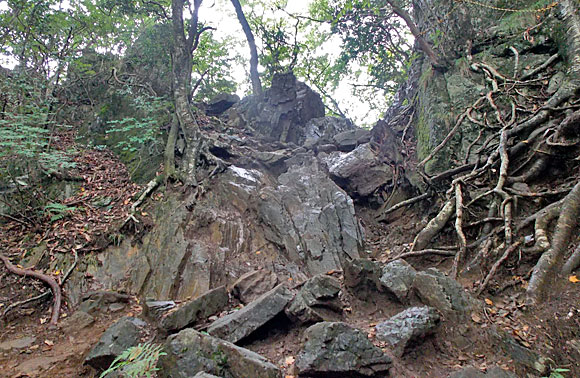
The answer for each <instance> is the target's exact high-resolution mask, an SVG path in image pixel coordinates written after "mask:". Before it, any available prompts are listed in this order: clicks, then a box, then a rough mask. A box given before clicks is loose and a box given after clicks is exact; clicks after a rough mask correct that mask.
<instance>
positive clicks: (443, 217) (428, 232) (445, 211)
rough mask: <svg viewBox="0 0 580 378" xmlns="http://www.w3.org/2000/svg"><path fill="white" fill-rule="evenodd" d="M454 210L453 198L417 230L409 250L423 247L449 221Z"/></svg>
mask: <svg viewBox="0 0 580 378" xmlns="http://www.w3.org/2000/svg"><path fill="white" fill-rule="evenodd" d="M454 211H455V200H454V199H453V200H449V201H447V202H445V205H443V208H442V209H441V211H439V214H437V216H436V217H435V218H433V219H431V220H430V221H429V223H427V226H425V228H424V229H422V230H421V232H419V234H418V235H417V237H415V240H414V241H413V247H412V248H411V251H416V250H421V249H423V248H425V247H426V246H427V245H428V244H429V243H430V242H431V240H432V239H433V238H434V237H435V236H436V235H437V234H438V233H439V231H441V229H443V227H444V226H445V224H447V222H448V221H449V219H450V218H451V216H452V215H453V213H454Z"/></svg>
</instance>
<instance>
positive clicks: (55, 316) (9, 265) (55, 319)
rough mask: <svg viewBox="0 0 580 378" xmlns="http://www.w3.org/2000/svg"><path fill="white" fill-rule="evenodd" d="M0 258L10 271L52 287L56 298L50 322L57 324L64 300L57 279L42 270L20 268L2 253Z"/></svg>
mask: <svg viewBox="0 0 580 378" xmlns="http://www.w3.org/2000/svg"><path fill="white" fill-rule="evenodd" d="M0 260H2V261H3V262H4V265H5V266H6V269H8V271H9V272H11V273H14V274H17V275H19V276H24V277H32V278H36V279H38V280H40V281H42V282H44V283H45V284H47V285H48V286H49V287H50V290H51V291H52V295H53V298H54V299H53V304H52V316H51V317H50V324H52V325H56V324H57V323H58V317H59V315H60V305H61V302H62V293H61V290H60V286H59V285H58V283H57V282H56V280H55V279H54V278H52V277H51V276H48V275H46V274H43V273H40V272H36V271H34V270H32V269H22V268H19V267H17V266H15V265H14V264H12V263H11V262H10V260H9V259H8V257H6V256H4V255H3V254H1V253H0Z"/></svg>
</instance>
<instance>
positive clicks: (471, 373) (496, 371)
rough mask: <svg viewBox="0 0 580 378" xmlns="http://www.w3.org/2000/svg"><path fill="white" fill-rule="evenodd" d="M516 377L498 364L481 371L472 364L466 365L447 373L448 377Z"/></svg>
mask: <svg viewBox="0 0 580 378" xmlns="http://www.w3.org/2000/svg"><path fill="white" fill-rule="evenodd" d="M486 377H487V378H516V376H515V375H513V374H512V373H511V372H509V371H506V370H503V369H502V368H500V367H498V366H493V367H491V368H489V369H488V370H487V371H486V372H485V373H482V372H481V371H479V370H478V369H476V368H474V367H473V366H467V367H464V368H463V369H461V370H459V371H456V372H454V373H452V374H450V375H449V378H486Z"/></svg>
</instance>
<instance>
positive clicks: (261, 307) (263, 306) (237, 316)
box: [207, 284, 294, 343]
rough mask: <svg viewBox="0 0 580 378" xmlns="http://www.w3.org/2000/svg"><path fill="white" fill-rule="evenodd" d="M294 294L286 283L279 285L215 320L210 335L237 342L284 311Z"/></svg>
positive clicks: (209, 329) (210, 327) (210, 328)
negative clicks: (239, 308) (244, 305)
mask: <svg viewBox="0 0 580 378" xmlns="http://www.w3.org/2000/svg"><path fill="white" fill-rule="evenodd" d="M293 297H294V295H293V294H292V293H291V292H290V290H288V288H287V287H286V286H285V285H284V284H281V285H278V286H276V287H275V288H274V289H272V290H270V291H269V292H267V293H265V294H264V295H262V296H261V297H259V298H258V299H256V300H255V301H254V302H252V303H250V304H249V305H247V306H246V307H244V308H242V309H241V310H238V311H235V312H233V313H231V314H229V315H226V316H224V317H223V318H220V319H218V320H216V321H215V322H213V323H212V324H211V325H210V326H209V328H208V329H207V332H208V333H209V334H210V335H213V336H216V337H219V338H222V339H224V340H226V341H230V342H232V343H237V342H239V341H240V340H242V339H243V338H245V337H247V336H249V335H251V334H252V333H253V332H254V331H256V330H257V329H258V328H260V327H261V326H263V325H264V324H266V323H267V322H268V321H269V320H272V319H273V318H274V317H275V316H276V315H278V314H280V313H281V312H283V311H284V308H286V306H287V305H288V303H290V301H291V300H292V298H293Z"/></svg>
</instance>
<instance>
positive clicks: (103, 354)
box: [85, 316, 147, 369]
mask: <svg viewBox="0 0 580 378" xmlns="http://www.w3.org/2000/svg"><path fill="white" fill-rule="evenodd" d="M146 325H147V323H145V322H144V321H142V320H141V319H137V318H132V317H128V316H126V317H123V318H121V319H119V320H118V321H117V322H115V324H113V325H112V326H111V327H109V328H108V329H107V330H106V331H105V333H103V335H102V336H101V338H100V339H99V342H98V343H97V344H96V345H95V346H94V347H93V349H91V351H90V352H89V354H88V355H87V356H86V357H85V364H88V365H90V366H92V367H94V368H95V369H106V368H108V367H109V365H111V363H112V362H113V360H114V359H115V358H116V357H117V356H118V355H119V354H121V353H122V352H123V351H124V350H126V349H127V348H130V347H132V346H135V345H137V344H139V342H140V341H141V336H142V334H143V331H144V330H145V326H146Z"/></svg>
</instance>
